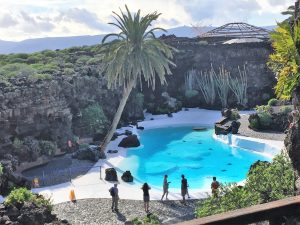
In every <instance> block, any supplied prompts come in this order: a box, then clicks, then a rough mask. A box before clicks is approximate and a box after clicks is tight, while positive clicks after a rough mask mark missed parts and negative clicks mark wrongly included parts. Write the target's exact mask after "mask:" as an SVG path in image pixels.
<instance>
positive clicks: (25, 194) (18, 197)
mask: <svg viewBox="0 0 300 225" xmlns="http://www.w3.org/2000/svg"><path fill="white" fill-rule="evenodd" d="M25 202H33V203H34V204H36V205H37V206H46V207H47V208H48V209H49V210H52V203H51V201H50V199H46V198H44V197H43V196H41V195H36V194H33V193H32V192H31V191H30V190H27V189H26V188H17V189H14V190H12V191H11V192H10V194H9V195H8V196H7V198H6V199H5V201H4V204H5V205H6V206H10V205H19V204H24V203H25Z"/></svg>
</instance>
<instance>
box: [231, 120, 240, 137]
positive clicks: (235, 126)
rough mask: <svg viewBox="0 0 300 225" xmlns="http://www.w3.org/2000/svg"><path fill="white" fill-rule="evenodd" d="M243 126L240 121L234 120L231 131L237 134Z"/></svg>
mask: <svg viewBox="0 0 300 225" xmlns="http://www.w3.org/2000/svg"><path fill="white" fill-rule="evenodd" d="M240 126H241V123H240V122H238V121H235V120H234V121H232V122H231V133H232V134H237V133H238V132H239V128H240Z"/></svg>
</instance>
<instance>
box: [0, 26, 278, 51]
mask: <svg viewBox="0 0 300 225" xmlns="http://www.w3.org/2000/svg"><path fill="white" fill-rule="evenodd" d="M275 27H276V26H267V27H264V28H266V29H268V30H273V29H274V28H275ZM214 28H215V27H201V29H195V28H193V27H190V26H181V27H175V28H171V29H168V30H167V33H165V34H166V35H172V34H174V35H176V36H177V37H190V38H191V37H196V36H197V35H199V33H204V32H207V31H209V30H211V29H214ZM163 33H164V32H161V31H159V32H156V36H161V35H162V34H163ZM103 37H104V35H85V36H74V37H47V38H35V39H27V40H24V41H19V42H12V41H1V40H0V54H9V53H32V52H38V51H42V50H45V49H49V50H55V49H64V48H70V47H74V46H84V45H88V46H89V45H95V44H99V43H101V41H102V38H103Z"/></svg>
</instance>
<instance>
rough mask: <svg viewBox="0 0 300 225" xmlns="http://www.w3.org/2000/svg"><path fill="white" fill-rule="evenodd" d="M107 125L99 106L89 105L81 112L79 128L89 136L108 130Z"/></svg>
mask: <svg viewBox="0 0 300 225" xmlns="http://www.w3.org/2000/svg"><path fill="white" fill-rule="evenodd" d="M108 123H109V121H108V119H107V118H106V116H105V114H104V112H103V110H102V108H101V106H100V105H99V104H93V105H90V106H88V107H87V108H85V109H84V110H83V111H82V117H81V126H82V127H84V128H85V129H86V131H87V132H89V133H90V134H95V133H103V132H104V131H105V130H106V129H107V128H108Z"/></svg>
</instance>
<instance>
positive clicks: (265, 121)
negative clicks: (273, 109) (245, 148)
mask: <svg viewBox="0 0 300 225" xmlns="http://www.w3.org/2000/svg"><path fill="white" fill-rule="evenodd" d="M258 117H259V124H260V125H261V127H260V128H262V129H268V128H269V127H270V126H271V124H272V122H273V120H272V115H271V114H270V113H267V112H261V113H258Z"/></svg>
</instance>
